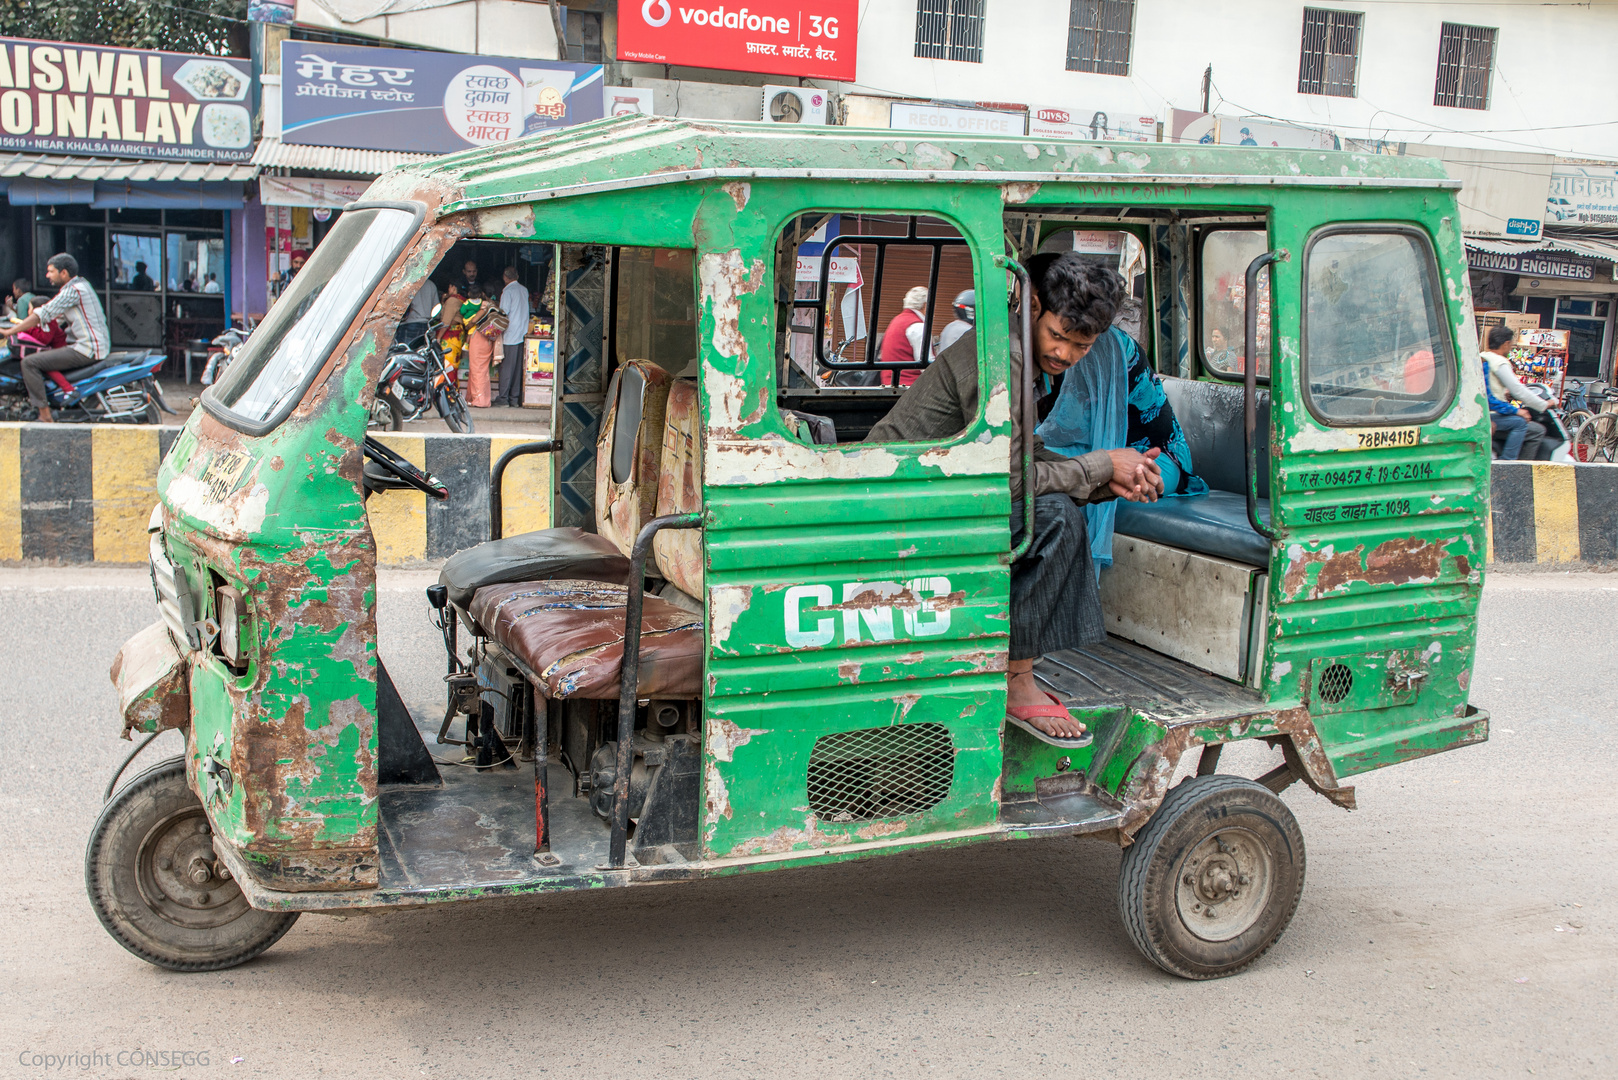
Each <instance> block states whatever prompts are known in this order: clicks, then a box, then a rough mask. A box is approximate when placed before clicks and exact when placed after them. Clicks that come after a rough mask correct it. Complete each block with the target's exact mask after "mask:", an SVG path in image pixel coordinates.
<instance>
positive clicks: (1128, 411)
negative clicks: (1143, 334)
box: [866, 252, 1206, 740]
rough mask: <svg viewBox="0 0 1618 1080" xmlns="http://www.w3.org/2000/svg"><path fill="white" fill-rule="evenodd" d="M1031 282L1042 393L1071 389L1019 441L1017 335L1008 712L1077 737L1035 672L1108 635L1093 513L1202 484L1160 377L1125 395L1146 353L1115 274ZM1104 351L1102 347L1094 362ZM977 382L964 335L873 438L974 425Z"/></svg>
mask: <svg viewBox="0 0 1618 1080" xmlns="http://www.w3.org/2000/svg"><path fill="white" fill-rule="evenodd" d="M1029 271H1030V276H1031V278H1032V280H1033V283H1034V295H1033V296H1032V297H1030V298H1029V299H1028V302H1029V303H1030V304H1032V305H1033V307H1032V311H1031V314H1032V316H1033V344H1034V355H1035V363H1036V370H1037V372H1038V374H1037V376H1036V392H1037V390H1038V388H1039V386H1040V384H1044V387H1045V388H1046V389H1047V390H1048V389H1049V387H1050V386H1051V382H1052V380H1053V379H1062V385H1061V388H1060V390H1059V391H1056V392H1055V394H1054V395H1053V396H1054V397H1055V400H1054V402H1051V401H1050V398H1049V396H1048V397H1047V400H1046V401H1045V402H1041V405H1042V406H1044V405H1045V404H1047V403H1049V404H1050V405H1051V409H1050V417H1049V418H1048V419H1047V420H1046V421H1045V422H1044V423H1042V424H1040V425H1039V427H1038V428H1037V429H1036V430H1035V431H1034V432H1032V433H1026V432H1024V431H1023V430H1022V428H1021V420H1022V409H1021V397H1022V394H1021V387H1022V349H1021V346H1020V343H1019V341H1018V335H1016V334H1015V333H1014V334H1013V335H1012V339H1011V417H1012V427H1013V434H1012V443H1011V499H1012V513H1011V542H1012V546H1013V547H1015V546H1016V545H1017V544H1019V543H1020V542H1021V540H1022V533H1023V513H1022V497H1023V492H1022V469H1021V463H1022V440H1023V439H1024V438H1025V437H1031V438H1032V439H1033V440H1034V442H1033V458H1034V539H1033V542H1032V543H1031V544H1030V545H1029V548H1028V551H1027V552H1025V553H1024V555H1023V556H1022V558H1020V559H1018V560H1017V561H1016V562H1014V563H1013V564H1012V566H1011V645H1010V663H1009V665H1008V672H1007V681H1006V712H1007V717H1008V719H1010V720H1011V721H1012V722H1013V723H1016V724H1018V725H1019V726H1023V727H1029V728H1033V729H1036V730H1037V731H1038V732H1042V733H1043V734H1044V735H1046V736H1050V737H1052V738H1053V739H1057V740H1063V739H1066V740H1080V739H1082V738H1083V737H1084V734H1085V729H1084V724H1082V723H1081V722H1079V721H1078V720H1077V719H1075V718H1074V717H1073V715H1072V714H1071V713H1069V712H1068V711H1067V709H1065V708H1064V707H1063V706H1062V704H1061V702H1060V701H1059V700H1057V698H1056V697H1055V695H1053V694H1048V693H1046V692H1045V691H1043V690H1041V689H1040V687H1039V684H1038V683H1037V682H1036V681H1035V680H1034V676H1033V668H1034V661H1035V660H1037V659H1038V658H1039V657H1041V656H1043V655H1044V654H1046V653H1049V652H1056V651H1059V650H1062V649H1074V648H1079V647H1082V646H1084V645H1093V644H1096V643H1098V642H1100V641H1102V640H1104V639H1105V638H1106V628H1105V625H1104V623H1103V622H1102V615H1101V596H1100V591H1099V589H1098V587H1097V583H1096V574H1097V571H1096V566H1097V562H1096V556H1095V554H1094V553H1095V550H1096V549H1095V544H1094V540H1093V538H1092V533H1093V532H1097V531H1100V529H1101V528H1104V529H1105V538H1106V547H1105V549H1104V552H1105V557H1106V560H1107V561H1108V562H1110V561H1111V538H1112V515H1111V514H1110V513H1107V514H1105V515H1104V516H1101V517H1100V520H1099V521H1098V520H1096V518H1095V517H1092V515H1091V513H1090V512H1091V511H1093V510H1095V509H1096V508H1098V507H1105V508H1106V509H1108V510H1110V509H1112V507H1111V506H1108V505H1107V504H1109V503H1110V502H1111V500H1113V499H1115V498H1122V499H1128V500H1130V501H1132V502H1152V501H1154V500H1156V499H1157V498H1158V496H1160V495H1161V494H1163V492H1164V490H1165V484H1172V485H1173V487H1172V488H1171V489H1170V490H1171V491H1173V492H1180V491H1187V492H1189V491H1191V490H1194V489H1196V488H1197V487H1198V485H1201V481H1200V480H1197V479H1196V477H1194V476H1192V475H1191V458H1190V453H1189V452H1188V451H1187V450H1186V444H1185V437H1184V435H1183V434H1182V433H1181V431H1180V426H1179V423H1178V422H1177V421H1176V420H1175V419H1174V413H1173V410H1172V409H1171V408H1170V407H1169V404H1168V402H1167V400H1166V399H1162V394H1163V390H1162V387H1161V386H1160V385H1158V384H1157V382H1156V380H1155V377H1152V376H1151V375H1150V371H1149V370H1148V372H1147V375H1148V378H1147V382H1149V383H1150V384H1151V386H1150V389H1153V390H1155V391H1156V393H1155V395H1153V394H1150V393H1148V392H1147V388H1137V387H1133V386H1130V381H1131V379H1130V377H1131V375H1133V374H1134V371H1133V368H1134V367H1135V366H1136V365H1135V364H1134V362H1133V359H1134V358H1135V357H1138V355H1139V354H1138V350H1136V349H1135V348H1134V343H1133V342H1132V341H1129V339H1128V338H1127V336H1125V335H1123V334H1122V332H1121V331H1118V330H1115V329H1113V328H1112V319H1113V315H1114V313H1115V312H1116V311H1117V308H1118V303H1119V300H1120V298H1121V296H1122V294H1123V286H1122V281H1121V279H1120V278H1119V277H1118V275H1117V274H1116V273H1115V272H1113V271H1112V270H1109V269H1107V268H1105V267H1100V266H1094V265H1091V264H1088V263H1086V262H1085V261H1084V260H1083V259H1082V258H1081V257H1080V256H1079V255H1077V254H1076V253H1073V252H1064V253H1062V254H1060V255H1044V256H1036V257H1035V258H1034V259H1032V260H1030V266H1029ZM1019 318H1020V316H1019V315H1018V314H1017V313H1015V312H1014V313H1013V315H1012V326H1014V327H1015V326H1018V325H1019ZM1118 338H1123V342H1120V341H1118V340H1117V339H1118ZM1098 343H1101V345H1102V347H1101V348H1099V349H1096V350H1095V351H1093V352H1092V347H1093V346H1096V345H1097V344H1098ZM1125 343H1127V346H1126V344H1125ZM1087 359H1088V362H1087V363H1084V364H1080V361H1083V360H1087ZM1070 369H1071V373H1070V374H1068V375H1067V377H1065V378H1064V377H1063V376H1064V373H1069V372H1070ZM977 372H978V360H977V340H976V333H975V331H969V332H967V333H966V334H964V335H962V337H961V338H960V339H959V340H958V341H957V342H956V343H955V344H954V345H952V346H950V347H949V348H948V349H945V350H944V351H943V352H941V353H940V354H939V355H938V358H937V359H936V360H934V362H933V363H932V365H931V366H930V367H928V368H927V370H926V371H924V372H923V373H922V376H921V378H920V379H918V380H917V381H916V384H915V385H914V386H912V387H911V388H910V389H909V390H908V391H906V393H905V394H904V396H903V397H901V398H900V399H899V401H898V403H897V404H896V405H895V406H894V407H893V410H892V411H891V412H889V413H888V415H887V416H886V417H884V418H883V419H882V421H881V422H880V423H878V424H877V425H876V426H875V427H874V428H872V430H871V433H870V435H868V436H867V437H866V441H867V442H928V441H934V440H938V439H947V438H949V437H950V436H952V435H955V434H958V433H959V432H961V431H963V430H965V428H966V426H967V423H968V421H969V420H970V419H971V418H972V417H974V416H976V415H977V408H978V380H977ZM1126 387H1128V389H1126ZM1148 399H1150V400H1148ZM1041 411H1044V410H1043V408H1042V409H1041ZM1047 429H1049V430H1053V431H1056V432H1058V433H1059V434H1060V435H1061V437H1062V438H1063V440H1064V442H1063V444H1062V445H1061V448H1060V452H1058V451H1057V450H1053V449H1051V448H1050V447H1049V446H1048V445H1047V442H1046V438H1045V437H1042V436H1043V433H1044V432H1046V431H1047ZM1165 455H1166V456H1165ZM1201 490H1206V486H1205V485H1202V486H1201ZM1081 507H1082V508H1083V509H1081ZM1087 518H1089V519H1090V520H1087Z"/></svg>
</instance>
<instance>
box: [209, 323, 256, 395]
mask: <svg viewBox="0 0 1618 1080" xmlns="http://www.w3.org/2000/svg"><path fill="white" fill-rule="evenodd" d="M251 333H252V331H251V330H243V329H240V328H239V327H235V326H227V327H226V328H225V332H224V333H222V334H220V335H219V336H218V337H216V338H214V339H213V341H212V342H210V343H209V344H210V345H211V346H212V347H211V348H210V349H209V352H208V362H207V363H206V364H205V365H203V368H202V385H203V386H212V385H213V384H214V383H215V382H218V381H219V377H220V376H221V375H223V374H224V373H225V369H226V368H227V367H229V366H230V362H231V360H232V359H234V358H235V356H236V353H237V351H238V350H239V349H240V348H241V347H242V346H243V345H245V344H246V343H247V337H248V335H249V334H251Z"/></svg>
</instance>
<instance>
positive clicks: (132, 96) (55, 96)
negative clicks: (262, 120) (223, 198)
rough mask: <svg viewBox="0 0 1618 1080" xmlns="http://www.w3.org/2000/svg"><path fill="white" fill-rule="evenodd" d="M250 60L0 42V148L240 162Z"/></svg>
mask: <svg viewBox="0 0 1618 1080" xmlns="http://www.w3.org/2000/svg"><path fill="white" fill-rule="evenodd" d="M251 79H252V75H251V71H250V68H249V64H248V61H246V60H236V59H232V58H230V57H227V56H196V55H190V54H186V53H165V52H156V51H154V50H149V49H103V48H98V47H95V46H91V45H75V44H72V43H70V42H59V41H30V40H26V39H23V38H0V149H5V150H24V151H31V152H33V153H43V154H105V155H109V156H113V157H127V158H146V159H150V158H159V159H163V160H171V161H246V160H248V159H249V158H251V157H252V156H253V122H252V117H251V116H249V115H248V112H247V105H246V98H247V92H248V90H249V89H250V87H251Z"/></svg>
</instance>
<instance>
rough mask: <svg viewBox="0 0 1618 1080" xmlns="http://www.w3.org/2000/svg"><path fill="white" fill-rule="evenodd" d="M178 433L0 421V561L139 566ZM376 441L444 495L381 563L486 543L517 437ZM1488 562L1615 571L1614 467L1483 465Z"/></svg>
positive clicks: (521, 470) (533, 477)
mask: <svg viewBox="0 0 1618 1080" xmlns="http://www.w3.org/2000/svg"><path fill="white" fill-rule="evenodd" d="M179 431H180V429H179V428H177V427H147V426H119V425H111V424H102V425H94V426H75V425H67V424H16V423H8V424H0V562H17V561H21V560H30V561H32V560H38V561H43V562H51V563H67V564H73V563H91V562H95V563H137V564H139V563H145V562H146V522H147V519H148V518H149V517H150V516H151V513H152V505H153V504H154V503H155V502H156V501H157V466H158V462H159V461H161V460H162V456H163V455H164V454H166V453H167V452H168V449H169V447H170V446H171V445H172V444H173V442H174V439H175V436H176V435H178V434H179ZM376 434H377V438H379V439H381V441H382V442H384V443H386V444H387V445H388V446H390V447H392V448H393V449H394V450H395V451H397V452H398V453H399V454H400V455H402V456H403V457H405V458H406V459H407V460H409V461H411V462H413V463H415V464H416V465H419V466H421V467H422V468H424V469H426V470H427V471H428V472H430V473H432V474H433V475H434V476H436V477H438V478H439V479H440V480H442V481H443V482H444V484H445V485H446V486H447V487H448V488H449V490H450V497H449V499H448V500H446V501H444V502H437V501H431V502H430V501H429V500H428V499H427V496H425V495H423V494H421V493H420V492H415V491H389V492H383V493H381V494H378V495H373V496H372V497H371V503H370V510H371V530H372V532H374V533H375V535H376V544H377V559H378V561H379V562H380V563H381V564H382V565H384V566H420V565H424V564H428V563H431V562H433V561H435V560H440V559H444V558H447V557H449V556H450V555H453V554H455V552H457V551H459V550H461V549H462V548H466V547H471V546H472V545H474V544H477V543H480V542H481V541H483V540H485V539H487V538H488V535H489V474H490V471H491V469H492V468H493V466H494V462H495V461H496V460H497V459H498V458H499V457H500V455H501V454H503V453H505V452H506V451H507V450H509V449H510V448H511V447H513V446H516V445H517V444H518V443H522V442H527V441H530V440H529V439H528V438H526V437H522V436H501V435H495V436H488V435H415V434H411V433H408V432H380V433H376ZM550 489H551V460H550V456H549V455H536V456H534V457H528V458H520V459H518V460H517V462H516V463H515V464H513V465H512V467H511V468H510V469H509V470H508V471H507V473H506V502H505V519H506V528H505V531H506V533H507V535H512V534H515V533H519V532H527V531H529V530H532V529H543V528H547V527H548V526H549V525H550V494H549V493H550ZM1489 525H1490V530H1489V532H1490V537H1489V540H1490V554H1489V560H1490V561H1491V562H1499V563H1511V564H1517V565H1522V564H1537V565H1541V566H1567V565H1573V564H1581V563H1584V564H1588V563H1595V564H1601V563H1612V562H1618V465H1550V464H1544V463H1539V462H1525V461H1502V462H1496V463H1495V466H1494V477H1493V484H1492V495H1491V513H1490V518H1489Z"/></svg>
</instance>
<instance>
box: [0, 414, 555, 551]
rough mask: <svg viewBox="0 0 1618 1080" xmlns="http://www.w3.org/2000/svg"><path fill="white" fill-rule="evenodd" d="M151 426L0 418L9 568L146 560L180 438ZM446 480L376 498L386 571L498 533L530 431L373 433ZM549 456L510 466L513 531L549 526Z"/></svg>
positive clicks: (3, 532) (508, 519)
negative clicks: (513, 453)
mask: <svg viewBox="0 0 1618 1080" xmlns="http://www.w3.org/2000/svg"><path fill="white" fill-rule="evenodd" d="M182 430H183V429H182V428H179V427H158V426H151V425H127V426H126V425H112V424H96V425H76V424H74V425H69V424H37V423H0V563H19V562H27V563H33V564H54V565H83V564H102V565H124V566H129V565H144V564H145V563H146V561H147V557H148V556H147V535H146V524H147V522H148V520H150V518H151V514H152V507H153V506H154V505H155V504H156V502H157V467H158V463H159V462H160V461H161V460H162V457H163V455H164V454H166V453H167V452H168V450H169V447H170V446H172V445H173V444H174V440H175V439H176V438H177V437H178V436H179V433H180V432H181V431H182ZM372 434H373V435H374V436H375V437H376V438H377V440H378V441H380V442H382V443H384V444H385V445H387V446H388V447H389V448H391V449H392V450H394V451H395V452H397V453H398V454H399V455H400V456H402V457H404V458H405V459H406V460H408V461H410V462H411V463H412V464H415V465H418V466H421V467H422V468H424V469H426V470H427V471H428V472H430V473H432V474H433V475H434V476H436V477H437V478H438V479H439V480H441V481H442V482H443V483H444V486H445V487H447V488H448V489H449V491H450V497H449V498H448V499H446V500H445V501H443V502H438V501H436V500H435V501H433V502H432V503H431V504H429V503H428V500H427V496H426V495H424V494H422V493H421V492H418V491H386V492H380V493H378V494H375V495H373V496H371V499H370V517H371V531H372V533H373V534H374V536H375V538H376V551H377V565H379V566H387V567H422V566H426V565H428V564H429V563H432V562H437V561H441V560H443V559H446V558H448V557H449V556H451V555H453V554H455V552H457V551H460V550H461V549H463V548H468V547H472V546H473V545H475V544H479V543H481V542H483V541H484V540H487V539H488V538H489V475H490V472H491V470H492V468H493V466H494V463H495V461H497V460H498V459H499V457H500V455H501V454H503V453H505V452H506V451H507V450H509V449H511V448H512V447H513V446H517V445H519V444H521V443H525V442H531V441H533V440H532V437H529V436H522V435H445V434H420V435H417V434H412V433H410V432H403V431H387V432H373V433H372ZM550 488H551V463H550V457H549V455H543V454H536V455H533V456H531V457H523V458H518V459H517V460H516V461H514V462H513V463H512V464H511V466H510V467H509V468H508V469H507V470H506V482H505V506H504V515H505V532H506V534H507V535H514V534H516V533H520V532H529V531H531V530H534V529H544V528H548V527H549V526H550V501H551V500H550Z"/></svg>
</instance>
